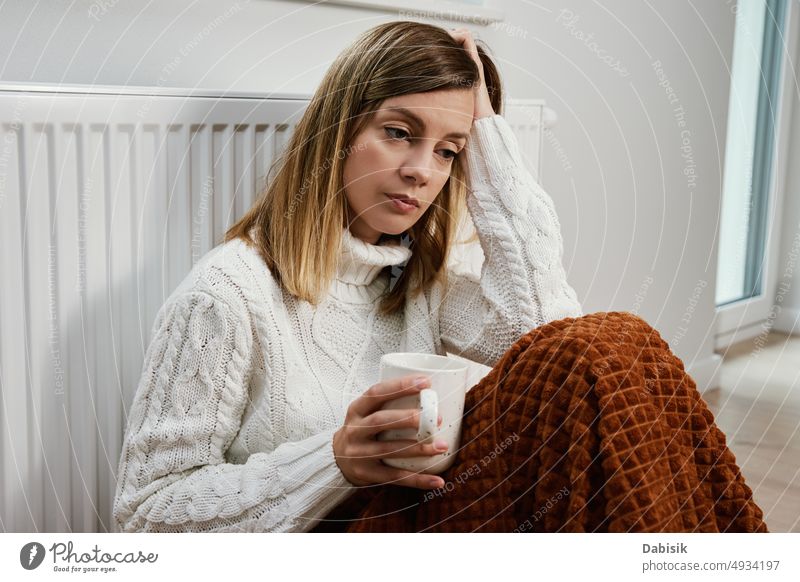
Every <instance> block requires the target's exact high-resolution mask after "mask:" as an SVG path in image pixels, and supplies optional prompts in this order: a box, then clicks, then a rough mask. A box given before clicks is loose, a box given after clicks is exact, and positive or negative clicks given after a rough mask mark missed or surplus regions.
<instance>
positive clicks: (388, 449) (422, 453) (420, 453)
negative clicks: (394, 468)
mask: <svg viewBox="0 0 800 582" xmlns="http://www.w3.org/2000/svg"><path fill="white" fill-rule="evenodd" d="M442 444H443V445H444V446H443V448H437V447H435V446H434V445H433V444H425V443H420V442H418V441H415V440H410V439H404V440H403V439H401V440H395V441H372V442H370V443H369V444H367V445H364V446H363V448H362V447H359V448H356V449H355V453H354V457H355V458H357V459H360V460H368V459H382V458H384V459H397V458H405V457H430V456H433V455H440V454H441V453H444V452H445V451H446V450H447V443H446V442H444V441H443V440H442Z"/></svg>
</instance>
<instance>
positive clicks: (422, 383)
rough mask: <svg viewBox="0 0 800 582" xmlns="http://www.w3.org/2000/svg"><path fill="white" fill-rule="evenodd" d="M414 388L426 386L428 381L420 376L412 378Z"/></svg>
mask: <svg viewBox="0 0 800 582" xmlns="http://www.w3.org/2000/svg"><path fill="white" fill-rule="evenodd" d="M413 385H414V386H427V385H428V379H427V378H426V377H425V376H420V377H418V378H414V384H413Z"/></svg>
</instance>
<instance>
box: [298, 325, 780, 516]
mask: <svg viewBox="0 0 800 582" xmlns="http://www.w3.org/2000/svg"><path fill="white" fill-rule="evenodd" d="M464 410H465V412H464V419H463V424H462V439H461V446H460V449H459V450H458V452H457V456H456V462H455V463H454V464H453V466H452V467H450V469H448V470H447V471H446V472H445V473H443V474H442V477H443V478H444V480H445V487H443V488H441V489H439V490H437V491H436V492H432V491H424V490H421V489H414V488H410V487H402V486H398V485H376V486H369V487H362V488H359V489H358V490H357V491H356V492H355V493H354V494H353V495H352V496H351V497H350V498H348V499H347V500H346V501H345V502H344V503H342V504H341V505H339V506H338V507H337V508H335V509H334V510H333V512H331V513H330V514H328V515H327V516H326V518H325V520H323V521H322V522H320V524H319V525H318V526H317V527H316V528H315V529H314V530H312V531H348V532H423V531H426V532H427V531H430V532H515V531H516V532H524V531H534V532H604V531H610V532H765V531H767V528H766V525H765V523H764V521H763V519H762V517H763V514H762V511H761V509H760V508H759V507H758V506H757V505H756V504H755V502H754V501H753V499H752V492H751V490H750V488H749V487H748V486H747V485H746V484H745V481H744V478H743V477H742V474H741V472H740V471H739V468H738V467H737V465H736V461H735V458H734V456H733V454H732V453H731V451H730V450H729V449H728V447H727V446H726V444H725V435H724V434H723V433H722V432H721V431H720V430H719V429H718V428H717V426H716V424H715V423H714V418H713V416H712V414H711V412H710V411H709V410H708V408H707V406H706V404H705V402H704V401H703V399H702V398H701V396H700V394H699V393H698V391H697V387H696V385H695V383H694V381H693V380H692V378H691V377H690V376H689V375H688V374H687V373H686V372H685V370H684V366H683V363H682V362H681V360H680V359H679V358H678V357H677V356H675V355H674V354H673V353H672V352H671V351H670V348H669V346H668V344H667V343H666V342H665V341H664V340H663V339H662V338H661V336H660V335H659V333H658V332H657V331H656V330H655V329H653V328H652V327H651V326H650V325H649V324H647V323H646V322H645V321H644V320H643V319H641V318H640V317H638V316H636V315H634V314H632V313H628V312H598V313H593V314H589V315H584V316H582V317H579V318H567V319H562V320H559V321H555V322H551V323H549V324H546V325H543V326H541V327H539V328H536V329H534V330H532V331H530V332H529V333H527V334H526V335H525V336H523V337H522V338H520V339H519V340H518V341H517V342H516V343H515V344H514V345H513V346H512V347H511V348H510V349H509V350H508V351H507V352H506V354H505V355H504V356H503V358H502V359H501V360H500V362H498V364H497V365H496V366H495V367H494V368H493V369H492V371H491V372H490V373H489V374H488V375H487V376H486V377H485V378H484V379H483V380H482V381H481V382H480V383H478V384H477V385H476V386H474V387H473V388H472V389H471V390H470V391H469V392H468V393H467V400H466V404H465V408H464Z"/></svg>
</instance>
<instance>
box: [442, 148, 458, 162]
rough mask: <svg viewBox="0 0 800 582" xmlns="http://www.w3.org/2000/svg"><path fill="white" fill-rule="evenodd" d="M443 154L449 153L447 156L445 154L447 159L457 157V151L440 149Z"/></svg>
mask: <svg viewBox="0 0 800 582" xmlns="http://www.w3.org/2000/svg"><path fill="white" fill-rule="evenodd" d="M442 151H443V152H444V153H445V154H451V155H449V156H445V159H447V160H455V159H456V158H457V157H458V152H454V151H453V150H442Z"/></svg>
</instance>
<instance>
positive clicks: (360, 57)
mask: <svg viewBox="0 0 800 582" xmlns="http://www.w3.org/2000/svg"><path fill="white" fill-rule="evenodd" d="M476 44H477V43H476ZM478 54H479V55H480V58H481V62H482V63H483V69H484V77H485V80H486V87H487V89H488V91H489V95H490V97H491V101H492V107H493V109H494V111H495V112H496V113H502V112H501V107H502V94H501V86H500V77H499V74H498V71H497V68H496V67H495V65H494V63H493V62H492V61H491V59H490V58H489V57H488V56H487V53H486V50H484V48H483V47H482V46H478ZM479 81H480V76H479V72H478V68H477V66H476V64H475V62H474V61H473V60H472V58H471V57H470V55H469V53H467V52H466V51H465V50H464V49H463V48H462V47H461V46H460V45H459V44H458V43H457V42H456V41H455V40H454V39H453V38H452V37H451V36H450V35H449V34H448V32H447V31H446V30H445V29H443V28H440V27H437V26H432V25H428V24H423V23H418V22H409V21H396V22H390V23H387V24H382V25H379V26H376V27H374V28H372V29H370V30H368V31H367V32H365V33H364V34H363V35H362V36H361V37H359V38H358V39H357V40H356V41H355V42H354V43H353V44H352V45H351V46H350V47H348V48H347V49H345V50H344V51H343V52H342V53H341V54H340V55H339V56H338V57H337V58H336V60H335V61H334V63H333V64H332V65H331V67H330V68H329V69H328V71H327V72H326V74H325V76H324V78H323V80H322V82H321V83H320V85H319V87H318V88H317V90H316V92H315V93H314V96H313V97H312V99H311V102H310V103H309V105H308V107H307V108H306V110H305V111H304V113H303V116H302V118H301V120H300V122H299V123H298V124H297V127H296V128H295V131H294V133H293V134H292V137H291V140H290V141H289V143H288V145H287V147H286V149H285V150H284V151H283V153H282V154H281V155H280V156H279V157H278V158H277V159H276V160H275V162H274V163H273V165H272V167H271V168H270V173H272V172H273V171H274V170H277V173H275V175H274V178H273V179H271V180H269V179H268V180H267V182H268V183H267V186H266V188H265V190H264V191H263V192H262V193H261V195H260V196H259V198H258V200H257V201H256V202H255V204H254V205H253V206H252V207H251V208H250V209H249V210H248V211H247V213H246V214H245V215H244V216H243V217H242V218H241V219H240V220H239V221H238V222H236V224H234V225H233V226H231V228H230V229H229V230H228V231H227V232H226V233H225V237H224V241H225V242H227V241H230V240H233V239H236V238H239V239H242V240H244V241H245V242H247V243H248V244H249V245H251V246H254V248H256V249H257V250H258V252H259V254H260V255H261V257H262V258H263V259H264V261H265V262H266V264H267V266H268V267H269V269H270V271H271V272H272V274H273V276H274V277H275V278H276V280H277V281H279V282H280V284H281V285H282V286H283V287H284V288H285V289H286V290H287V291H288V292H289V293H291V294H292V295H294V296H296V297H298V298H301V299H305V300H306V301H308V302H310V303H312V304H314V305H316V304H318V302H319V300H320V299H321V295H322V293H324V292H325V291H326V290H327V289H328V286H329V285H330V282H331V281H332V279H333V277H335V276H336V270H337V264H338V260H339V256H340V244H341V238H342V231H343V229H344V228H345V226H346V225H347V208H348V207H347V199H346V197H345V196H344V186H343V184H344V181H343V168H344V159H345V158H346V156H347V153H348V151H349V148H350V147H352V146H351V143H352V140H353V138H354V137H355V136H357V135H358V133H359V132H360V130H361V129H362V128H363V127H364V125H366V124H367V123H369V121H370V120H371V119H372V116H373V115H374V114H375V112H376V110H378V109H379V108H380V106H381V103H382V102H383V101H384V100H385V99H388V98H390V97H396V96H399V95H406V94H411V93H423V92H427V91H436V90H443V89H444V90H447V89H463V90H468V91H472V90H473V86H474V84H476V83H477V82H479ZM451 168H452V170H451V174H450V179H449V180H448V181H447V183H446V184H445V186H444V187H443V188H442V191H441V192H440V193H439V194H438V196H437V198H436V201H435V203H434V204H432V205H431V206H430V207H429V208H428V210H427V211H426V212H425V213H424V214H423V215H422V216H421V217H420V219H419V220H418V221H417V222H416V223H415V224H414V225H413V226H412V227H411V228H410V229H409V230H408V231H406V232H407V234H408V236H409V238H410V240H411V245H412V246H411V248H412V251H413V252H412V254H411V257H410V258H409V260H408V263H407V264H406V266H405V268H404V269H403V273H402V275H401V276H400V278H399V279H398V280H397V281H396V283H395V284H394V286H393V287H391V289H389V290H387V292H386V293H385V295H384V298H383V300H382V301H381V305H380V311H381V313H383V314H389V313H393V312H394V311H396V310H398V309H400V308H401V307H402V306H403V305H404V303H405V300H406V293H407V292H409V291H410V292H411V293H412V294H413V295H414V296H416V295H417V294H419V293H421V292H422V291H423V290H424V289H426V288H427V287H428V286H429V285H431V284H432V283H433V282H434V281H435V280H436V279H439V280H440V281H442V282H443V283H446V278H447V272H446V268H445V267H446V260H447V256H448V249H449V248H450V245H451V243H452V240H451V239H452V237H453V234H454V233H455V230H456V228H457V225H458V221H459V220H461V218H462V217H463V216H464V213H465V212H466V204H465V201H466V196H467V187H466V177H467V168H466V159H465V157H464V156H463V155H462V156H458V157H457V158H455V160H454V162H453V164H452V166H451ZM251 231H252V232H254V234H255V235H256V236H255V237H253V236H251ZM382 238H384V240H386V239H387V238H389V239H392V238H394V239H398V238H399V236H391V235H384V236H383V237H382ZM390 268H391V267H387V269H390Z"/></svg>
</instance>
